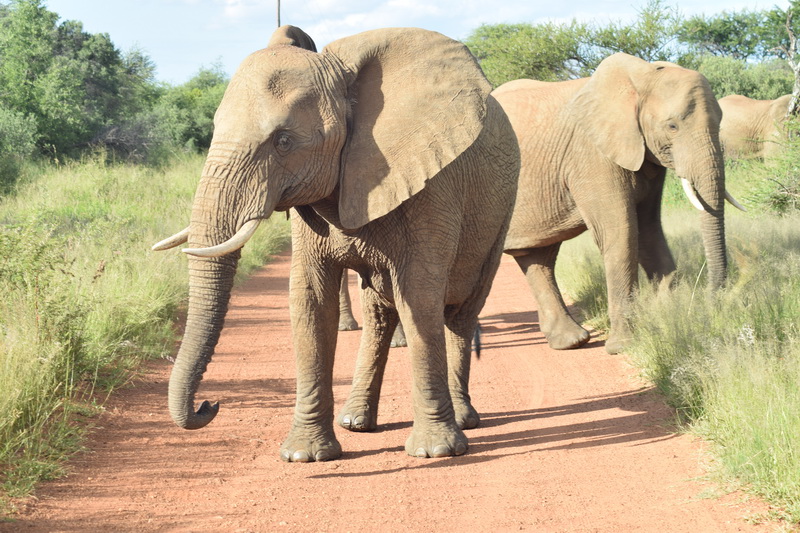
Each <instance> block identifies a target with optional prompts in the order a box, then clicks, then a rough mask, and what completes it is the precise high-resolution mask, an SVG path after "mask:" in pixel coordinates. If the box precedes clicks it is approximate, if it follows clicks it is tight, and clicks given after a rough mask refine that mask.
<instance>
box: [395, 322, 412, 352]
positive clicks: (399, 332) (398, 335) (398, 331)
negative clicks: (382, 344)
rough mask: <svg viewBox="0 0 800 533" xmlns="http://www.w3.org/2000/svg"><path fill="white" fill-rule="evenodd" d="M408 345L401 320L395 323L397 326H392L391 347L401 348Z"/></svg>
mask: <svg viewBox="0 0 800 533" xmlns="http://www.w3.org/2000/svg"><path fill="white" fill-rule="evenodd" d="M405 346H408V341H407V340H406V332H405V330H404V329H403V324H402V322H398V323H397V327H396V328H394V335H392V344H391V347H392V348H403V347H405Z"/></svg>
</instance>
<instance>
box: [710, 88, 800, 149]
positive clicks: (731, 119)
mask: <svg viewBox="0 0 800 533" xmlns="http://www.w3.org/2000/svg"><path fill="white" fill-rule="evenodd" d="M791 100H792V95H791V94H786V95H784V96H781V97H780V98H777V99H775V100H753V99H752V98H748V97H746V96H742V95H739V94H732V95H730V96H726V97H725V98H720V99H719V106H720V108H721V109H722V122H721V123H720V131H719V139H720V142H721V143H722V149H723V151H724V152H725V157H729V158H731V159H749V158H760V159H769V158H771V157H773V156H774V155H775V154H777V153H778V152H779V150H780V147H781V144H782V142H783V141H784V140H785V132H784V129H783V124H784V122H785V121H786V118H787V117H786V113H787V111H788V109H789V102H791Z"/></svg>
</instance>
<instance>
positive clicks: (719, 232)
mask: <svg viewBox="0 0 800 533" xmlns="http://www.w3.org/2000/svg"><path fill="white" fill-rule="evenodd" d="M693 145H694V147H695V148H694V150H695V155H697V154H696V151H697V150H703V151H704V153H701V154H700V156H699V157H694V158H690V159H689V160H690V161H693V162H694V163H693V164H691V165H687V167H688V168H682V167H681V166H679V165H676V168H675V171H676V173H677V174H678V176H680V177H682V178H686V179H687V180H688V181H689V182H690V184H691V186H692V187H693V188H694V190H696V191H697V195H698V197H699V199H700V202H701V204H702V207H703V213H701V215H700V217H701V221H700V227H701V234H702V238H703V246H704V248H705V255H706V264H707V267H708V280H709V284H710V285H711V286H712V287H713V288H719V287H721V286H722V285H723V284H724V283H725V280H726V278H727V272H728V258H727V249H726V245H725V215H724V209H725V194H726V193H725V165H724V162H723V158H722V150H721V149H720V145H719V140H718V139H717V138H716V136H709V137H705V138H703V139H694V141H693Z"/></svg>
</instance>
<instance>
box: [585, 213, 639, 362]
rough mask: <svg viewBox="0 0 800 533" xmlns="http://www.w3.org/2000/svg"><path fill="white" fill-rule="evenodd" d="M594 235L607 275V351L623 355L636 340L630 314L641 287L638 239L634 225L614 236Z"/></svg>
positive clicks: (623, 228) (625, 227) (615, 233)
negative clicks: (638, 285) (631, 341)
mask: <svg viewBox="0 0 800 533" xmlns="http://www.w3.org/2000/svg"><path fill="white" fill-rule="evenodd" d="M590 229H591V227H590ZM592 233H593V234H594V235H595V242H597V244H598V246H599V247H600V254H601V255H602V256H603V267H604V269H605V274H606V288H607V291H608V318H609V321H610V323H611V328H610V331H609V334H608V338H607V339H606V351H607V352H608V353H610V354H615V353H620V352H622V351H623V350H624V349H625V346H626V345H627V344H628V343H629V342H630V340H631V337H632V336H633V332H632V331H631V328H630V324H629V323H628V313H629V310H630V303H631V299H632V298H633V292H634V291H635V290H636V285H637V283H638V274H639V272H638V269H639V264H638V251H639V247H638V236H637V232H636V228H635V227H634V226H633V225H620V226H619V227H616V228H615V229H614V231H613V232H611V233H610V234H609V233H604V232H601V231H599V230H598V231H593V232H592Z"/></svg>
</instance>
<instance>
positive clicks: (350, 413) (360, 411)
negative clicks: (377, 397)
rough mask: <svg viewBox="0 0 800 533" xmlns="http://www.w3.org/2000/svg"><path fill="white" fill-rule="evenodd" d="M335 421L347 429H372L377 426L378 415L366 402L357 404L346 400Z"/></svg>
mask: <svg viewBox="0 0 800 533" xmlns="http://www.w3.org/2000/svg"><path fill="white" fill-rule="evenodd" d="M336 422H337V423H338V424H339V425H340V426H342V427H343V428H344V429H347V430H349V431H373V430H374V429H375V428H376V427H378V416H377V414H372V409H370V408H369V406H367V405H366V404H363V405H361V406H357V405H356V403H355V402H352V403H351V402H350V401H348V402H347V403H346V404H345V406H344V409H342V412H341V413H340V414H339V417H338V418H337V419H336Z"/></svg>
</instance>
